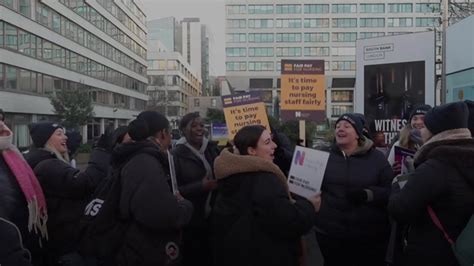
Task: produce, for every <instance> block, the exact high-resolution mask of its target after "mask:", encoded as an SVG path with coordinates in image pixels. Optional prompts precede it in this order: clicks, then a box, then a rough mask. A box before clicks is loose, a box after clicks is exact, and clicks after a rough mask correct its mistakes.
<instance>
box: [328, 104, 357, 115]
mask: <svg viewBox="0 0 474 266" xmlns="http://www.w3.org/2000/svg"><path fill="white" fill-rule="evenodd" d="M331 111H332V114H331V116H332V117H339V116H341V115H343V114H345V113H352V112H354V107H353V106H350V105H333V106H332V107H331Z"/></svg>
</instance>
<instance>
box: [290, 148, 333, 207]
mask: <svg viewBox="0 0 474 266" xmlns="http://www.w3.org/2000/svg"><path fill="white" fill-rule="evenodd" d="M328 159H329V153H328V152H323V151H318V150H313V149H308V148H304V147H300V146H296V149H295V153H294V154H293V160H292V161H291V168H290V174H289V176H288V186H289V188H290V191H291V192H292V193H295V194H297V195H300V196H303V197H306V198H308V197H311V196H314V195H315V194H316V193H318V192H319V191H320V190H321V184H322V183H323V178H324V173H325V172H326V165H327V163H328Z"/></svg>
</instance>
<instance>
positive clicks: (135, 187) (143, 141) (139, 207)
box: [109, 111, 193, 266]
mask: <svg viewBox="0 0 474 266" xmlns="http://www.w3.org/2000/svg"><path fill="white" fill-rule="evenodd" d="M169 126H170V124H169V121H168V119H167V118H166V117H165V116H164V115H162V114H160V113H158V112H156V111H144V112H141V113H140V114H139V115H138V116H137V119H136V120H134V121H132V122H131V123H130V125H129V129H128V134H129V135H130V137H131V139H132V140H133V141H132V142H129V143H124V144H121V145H118V146H117V147H116V148H115V149H114V151H113V154H112V166H113V167H115V168H119V169H120V174H119V175H118V176H117V178H120V184H121V193H120V200H119V202H120V205H119V210H118V213H117V218H121V219H124V220H126V221H127V223H128V227H127V230H126V232H125V234H124V236H123V239H122V240H121V241H122V242H121V243H118V244H117V245H116V246H117V247H118V250H117V252H116V253H115V254H114V255H116V257H115V258H109V259H110V260H112V261H115V263H114V264H112V265H130V266H131V265H133V266H148V265H160V266H168V265H170V266H171V265H180V261H181V260H182V251H181V239H180V237H181V228H182V227H183V226H184V225H185V224H187V223H188V222H189V220H190V218H191V215H192V210H193V207H192V204H191V202H189V201H188V200H185V199H184V198H183V197H181V195H179V194H177V195H173V192H172V189H171V187H170V185H169V184H168V181H169V173H170V171H169V164H168V157H167V154H168V148H169V145H170V143H171V135H170V128H169Z"/></svg>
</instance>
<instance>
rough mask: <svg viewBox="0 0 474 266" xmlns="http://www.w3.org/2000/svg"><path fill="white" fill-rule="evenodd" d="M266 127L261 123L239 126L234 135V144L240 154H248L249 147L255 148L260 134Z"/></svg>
mask: <svg viewBox="0 0 474 266" xmlns="http://www.w3.org/2000/svg"><path fill="white" fill-rule="evenodd" d="M265 130H266V128H265V127H264V126H261V125H252V126H245V127H243V128H241V129H240V130H239V131H238V132H237V134H235V137H234V146H235V147H236V148H237V149H238V150H239V153H240V154H241V155H248V151H247V149H248V148H249V147H252V148H256V147H257V144H258V140H259V139H260V136H262V133H263V131H265Z"/></svg>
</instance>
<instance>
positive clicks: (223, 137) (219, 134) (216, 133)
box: [211, 123, 228, 146]
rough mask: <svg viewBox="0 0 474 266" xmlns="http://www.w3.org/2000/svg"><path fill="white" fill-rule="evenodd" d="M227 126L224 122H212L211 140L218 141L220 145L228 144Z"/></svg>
mask: <svg viewBox="0 0 474 266" xmlns="http://www.w3.org/2000/svg"><path fill="white" fill-rule="evenodd" d="M227 135H228V133H227V126H226V124H224V123H212V125H211V140H213V141H217V142H218V145H219V146H224V145H226V144H227V139H228V137H227Z"/></svg>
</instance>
